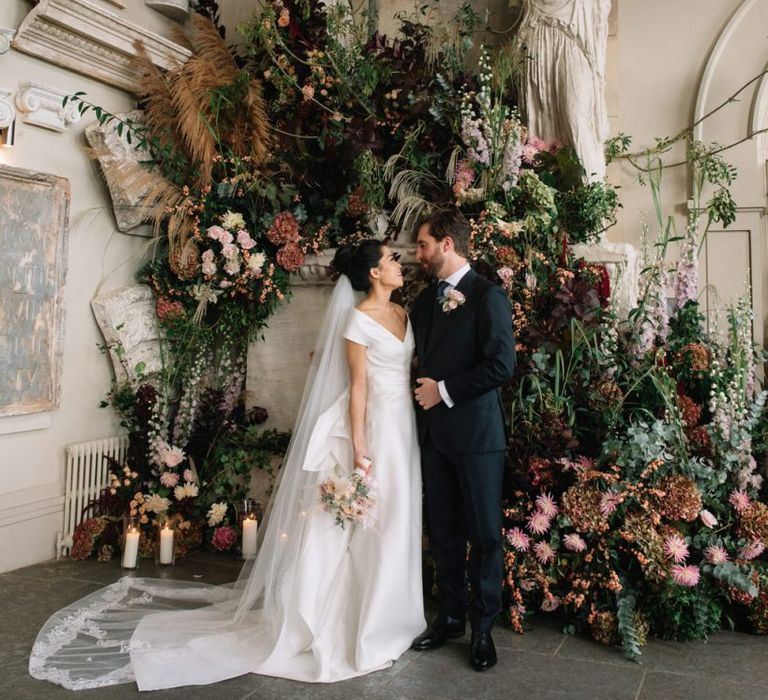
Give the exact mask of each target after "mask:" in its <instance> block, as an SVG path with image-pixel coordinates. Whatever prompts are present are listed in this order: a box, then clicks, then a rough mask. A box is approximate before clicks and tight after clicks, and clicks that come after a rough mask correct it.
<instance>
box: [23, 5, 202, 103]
mask: <svg viewBox="0 0 768 700" xmlns="http://www.w3.org/2000/svg"><path fill="white" fill-rule="evenodd" d="M135 41H141V42H143V43H144V46H145V47H146V50H147V53H148V54H149V56H150V58H151V59H152V62H153V63H154V64H155V65H157V66H160V67H161V68H168V67H170V66H171V65H172V63H173V62H174V61H178V62H180V63H183V62H184V61H186V60H187V58H189V56H190V52H189V50H188V49H186V48H184V47H183V46H180V45H179V44H176V43H175V42H173V41H171V40H170V39H166V38H165V37H163V36H160V35H159V34H156V33H154V32H151V31H149V30H147V29H145V28H144V27H142V26H140V25H138V24H134V23H133V22H130V21H128V20H126V19H124V18H122V17H120V16H119V15H117V14H115V13H114V12H112V11H110V10H107V9H105V8H103V7H101V6H99V5H97V4H96V3H94V2H90V0H41V2H40V3H39V4H38V5H37V6H35V7H34V8H33V9H32V10H30V12H29V14H28V15H27V16H26V17H25V18H24V21H23V22H22V23H21V26H20V27H19V31H18V34H17V35H16V38H15V39H14V40H13V42H12V46H13V47H14V48H15V49H18V50H19V51H23V52H25V53H28V54H31V55H33V56H37V57H39V58H42V59H43V60H46V61H50V62H51V63H54V64H56V65H57V66H63V67H64V68H69V69H70V70H73V71H75V72H77V73H82V74H83V75H86V76H88V77H89V78H94V79H96V80H100V81H102V82H104V83H107V84H108V85H114V86H115V87H118V88H121V89H122V90H126V91H128V92H131V91H132V90H133V89H134V87H135V77H136V76H135V71H134V70H133V69H132V67H131V59H132V58H133V56H135V55H136V49H135V48H134V42H135Z"/></svg>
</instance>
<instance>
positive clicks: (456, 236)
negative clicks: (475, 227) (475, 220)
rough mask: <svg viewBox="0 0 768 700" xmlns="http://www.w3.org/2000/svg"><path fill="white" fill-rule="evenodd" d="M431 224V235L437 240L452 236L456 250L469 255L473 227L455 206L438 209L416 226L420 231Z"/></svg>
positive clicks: (460, 253)
mask: <svg viewBox="0 0 768 700" xmlns="http://www.w3.org/2000/svg"><path fill="white" fill-rule="evenodd" d="M424 225H426V226H429V235H430V236H432V238H434V239H435V240H436V241H442V240H443V239H444V238H450V239H451V240H452V241H453V247H454V249H455V250H456V252H457V253H458V254H459V255H461V256H464V257H467V256H468V255H469V240H470V237H471V235H472V228H471V227H470V225H469V222H468V221H467V220H466V219H465V218H464V215H463V214H462V213H461V212H460V211H459V210H458V209H456V208H455V207H450V208H447V209H438V210H436V211H433V212H432V213H431V214H429V215H428V216H425V217H424V218H423V219H422V220H421V221H420V222H419V225H418V227H417V228H416V232H417V233H418V231H419V229H420V228H421V227H422V226H424Z"/></svg>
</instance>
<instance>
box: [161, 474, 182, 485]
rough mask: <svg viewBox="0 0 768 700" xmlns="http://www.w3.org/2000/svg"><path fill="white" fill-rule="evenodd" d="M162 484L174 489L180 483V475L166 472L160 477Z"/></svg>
mask: <svg viewBox="0 0 768 700" xmlns="http://www.w3.org/2000/svg"><path fill="white" fill-rule="evenodd" d="M160 483H161V484H162V485H163V486H165V487H166V488H169V489H172V488H174V487H175V486H176V484H178V483H179V475H178V474H177V473H176V472H172V471H165V472H163V473H162V474H161V475H160Z"/></svg>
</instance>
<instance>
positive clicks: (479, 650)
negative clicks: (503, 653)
mask: <svg viewBox="0 0 768 700" xmlns="http://www.w3.org/2000/svg"><path fill="white" fill-rule="evenodd" d="M469 649H470V652H469V662H470V663H471V664H472V668H474V669H475V671H487V670H488V669H489V668H491V667H492V666H495V665H496V660H497V659H496V647H495V646H494V645H493V638H492V637H491V633H490V632H473V633H472V644H471V645H470V647H469Z"/></svg>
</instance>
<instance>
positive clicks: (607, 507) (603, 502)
mask: <svg viewBox="0 0 768 700" xmlns="http://www.w3.org/2000/svg"><path fill="white" fill-rule="evenodd" d="M619 503H621V495H620V494H618V493H614V492H613V491H609V492H608V493H604V494H603V496H602V498H601V499H600V513H601V514H602V515H603V516H604V517H606V518H607V517H608V516H609V515H610V514H611V513H613V512H614V511H615V510H616V508H617V507H618V505H619Z"/></svg>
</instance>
